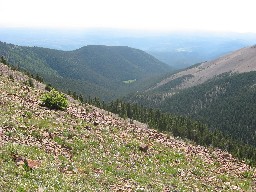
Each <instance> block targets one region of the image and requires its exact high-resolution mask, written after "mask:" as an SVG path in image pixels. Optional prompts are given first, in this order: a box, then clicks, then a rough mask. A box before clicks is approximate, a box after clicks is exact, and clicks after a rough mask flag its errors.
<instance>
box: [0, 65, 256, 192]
mask: <svg viewBox="0 0 256 192" xmlns="http://www.w3.org/2000/svg"><path fill="white" fill-rule="evenodd" d="M27 80H28V78H27V77H26V76H24V75H22V74H21V73H19V72H13V71H10V70H9V69H8V68H7V67H6V66H3V65H0V93H1V94H0V109H1V110H0V165H1V166H0V187H1V188H0V189H1V191H40V192H42V191H166V192H167V191H255V190H256V183H255V182H256V178H255V177H256V171H255V168H252V167H249V166H248V165H246V164H245V163H244V162H239V161H237V160H236V159H234V158H233V157H232V156H231V155H230V154H228V153H226V152H223V151H220V150H218V149H213V148H205V147H201V146H196V145H193V144H192V143H190V142H188V141H187V142H185V141H182V140H178V139H175V138H173V137H172V136H171V135H167V134H163V133H159V132H157V131H155V130H153V129H149V128H146V127H145V126H144V125H142V124H139V123H137V124H131V123H130V122H129V121H126V120H123V119H121V118H118V117H117V116H115V115H113V114H111V113H108V112H105V111H102V110H99V109H97V108H95V107H92V106H89V105H83V104H81V103H79V102H78V101H74V100H73V99H71V98H70V102H69V107H68V109H67V110H66V111H56V110H49V109H47V108H45V107H43V106H41V105H40V96H41V95H42V94H43V93H44V92H45V90H44V89H43V88H44V85H43V84H40V83H37V82H35V81H34V84H35V88H32V87H29V86H28V85H27V83H26V82H27Z"/></svg>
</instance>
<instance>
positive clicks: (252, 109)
mask: <svg viewBox="0 0 256 192" xmlns="http://www.w3.org/2000/svg"><path fill="white" fill-rule="evenodd" d="M255 61H256V48H255V46H253V47H248V48H244V49H241V50H238V51H236V52H234V53H232V54H228V55H226V56H224V57H221V58H219V59H217V60H215V61H211V62H205V63H202V64H198V65H195V66H192V67H190V68H188V69H186V70H184V71H180V72H178V73H176V74H172V75H170V76H168V77H165V78H164V79H162V81H160V82H159V83H158V84H156V85H155V86H153V87H151V88H150V89H148V90H147V91H145V92H143V93H140V94H137V95H136V96H134V97H130V98H129V99H130V101H131V102H137V103H140V104H143V105H145V106H148V107H154V108H158V109H161V110H162V111H164V112H171V113H174V114H178V115H185V116H190V117H192V118H194V119H198V120H200V121H202V122H204V123H206V124H207V125H208V126H209V127H210V128H211V129H218V130H221V131H222V132H223V133H225V134H226V135H230V136H231V137H232V138H234V139H236V140H240V141H242V142H244V143H249V144H252V145H254V146H256V137H255V131H256V128H255V127H256V121H255V113H256V105H255V100H256V89H255V85H256V62H255Z"/></svg>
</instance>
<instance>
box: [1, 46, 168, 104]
mask: <svg viewBox="0 0 256 192" xmlns="http://www.w3.org/2000/svg"><path fill="white" fill-rule="evenodd" d="M0 55H3V56H4V57H6V58H7V60H8V62H9V63H10V64H12V65H14V66H17V67H20V68H24V69H25V70H27V71H29V72H30V73H32V74H38V75H39V76H41V77H43V79H44V80H45V81H46V82H47V83H50V84H52V85H54V86H55V87H58V88H60V89H61V90H63V91H67V90H70V91H72V92H76V93H77V94H82V95H83V96H86V97H88V96H91V97H95V96H97V97H100V98H101V99H106V100H108V99H113V98H116V97H118V96H119V97H120V96H124V95H125V94H127V93H131V92H133V91H138V90H142V89H145V88H146V87H147V86H149V85H150V83H151V81H149V79H151V80H152V79H154V78H153V77H156V76H158V75H161V74H164V73H166V72H168V71H170V70H171V68H170V67H169V66H168V65H166V64H164V63H162V62H160V61H158V60H157V59H155V58H154V57H153V56H151V55H149V54H147V53H145V52H143V51H141V50H138V49H133V48H129V47H109V46H86V47H82V48H80V49H77V50H74V51H59V50H54V49H46V48H40V47H23V46H16V45H12V44H6V43H2V42H0Z"/></svg>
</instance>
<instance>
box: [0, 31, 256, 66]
mask: <svg viewBox="0 0 256 192" xmlns="http://www.w3.org/2000/svg"><path fill="white" fill-rule="evenodd" d="M0 37H1V39H0V41H4V42H8V43H13V44H16V45H23V46H38V47H45V48H52V49H58V50H75V49H78V48H81V47H83V46H85V45H108V46H129V47H132V48H137V49H141V50H143V51H146V52H147V53H149V54H151V55H153V56H154V57H156V58H157V59H159V60H160V61H162V62H164V63H166V64H169V65H171V66H172V67H174V68H176V69H181V68H185V67H187V66H190V65H193V64H196V63H199V62H203V61H209V60H212V59H215V58H217V57H219V56H222V55H224V54H226V53H229V52H232V51H234V50H237V49H240V48H242V47H246V46H249V45H253V44H255V42H256V35H255V34H252V33H244V34H243V33H220V32H219V33H214V32H169V33H157V32H145V31H132V30H118V29H85V30H71V29H69V30H68V29H63V30H61V29H28V28H26V29H25V28H2V29H0Z"/></svg>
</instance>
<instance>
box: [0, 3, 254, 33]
mask: <svg viewBox="0 0 256 192" xmlns="http://www.w3.org/2000/svg"><path fill="white" fill-rule="evenodd" d="M254 4H255V1H253V0H0V7H1V11H0V28H1V27H2V28H5V27H23V28H68V29H85V28H86V29H88V28H113V29H129V30H142V31H143V30H144V31H145V30H148V31H162V32H165V31H166V32H168V31H175V30H183V31H222V32H240V33H247V32H252V33H256V25H255V19H254V18H255V6H254Z"/></svg>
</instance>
